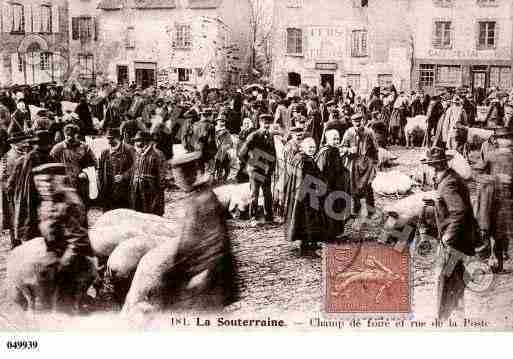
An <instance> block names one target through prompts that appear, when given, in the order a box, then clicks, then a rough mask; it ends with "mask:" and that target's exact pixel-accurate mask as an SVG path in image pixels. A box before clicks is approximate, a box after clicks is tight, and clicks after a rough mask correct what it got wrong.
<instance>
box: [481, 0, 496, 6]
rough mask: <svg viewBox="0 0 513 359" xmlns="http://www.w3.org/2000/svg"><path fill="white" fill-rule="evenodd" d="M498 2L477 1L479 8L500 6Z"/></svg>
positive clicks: (493, 0)
mask: <svg viewBox="0 0 513 359" xmlns="http://www.w3.org/2000/svg"><path fill="white" fill-rule="evenodd" d="M497 3H498V1H496V0H477V4H478V5H479V6H498V5H499V4H497Z"/></svg>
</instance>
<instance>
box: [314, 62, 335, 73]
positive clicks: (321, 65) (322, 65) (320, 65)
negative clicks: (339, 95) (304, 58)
mask: <svg viewBox="0 0 513 359" xmlns="http://www.w3.org/2000/svg"><path fill="white" fill-rule="evenodd" d="M315 68H316V69H317V70H332V71H335V70H336V69H337V68H338V65H337V64H336V63H334V62H317V63H316V64H315Z"/></svg>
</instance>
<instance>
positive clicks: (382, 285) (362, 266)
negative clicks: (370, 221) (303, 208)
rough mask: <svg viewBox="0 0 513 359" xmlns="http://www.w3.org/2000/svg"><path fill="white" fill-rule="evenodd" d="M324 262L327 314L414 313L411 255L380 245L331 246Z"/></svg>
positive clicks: (327, 250)
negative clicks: (412, 306)
mask: <svg viewBox="0 0 513 359" xmlns="http://www.w3.org/2000/svg"><path fill="white" fill-rule="evenodd" d="M324 261H325V266H324V268H325V276H324V278H325V309H326V312H328V313H408V312H410V311H411V295H410V293H411V290H410V289H411V288H410V262H411V261H410V255H409V252H408V251H402V252H399V251H396V250H395V249H394V248H392V247H388V246H385V245H381V244H377V243H363V244H347V245H329V246H327V247H326V251H325V254H324Z"/></svg>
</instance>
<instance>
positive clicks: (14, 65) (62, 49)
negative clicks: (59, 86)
mask: <svg viewBox="0 0 513 359" xmlns="http://www.w3.org/2000/svg"><path fill="white" fill-rule="evenodd" d="M67 11H68V6H67V1H66V0H12V1H11V0H2V1H0V12H1V14H0V86H12V85H37V84H41V83H48V82H52V81H55V82H57V83H59V82H62V79H63V77H64V76H65V74H66V71H67V68H68V66H67V59H68V31H67V29H68V21H67Z"/></svg>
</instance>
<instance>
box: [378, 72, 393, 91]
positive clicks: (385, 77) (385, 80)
mask: <svg viewBox="0 0 513 359" xmlns="http://www.w3.org/2000/svg"><path fill="white" fill-rule="evenodd" d="M392 84H393V79H392V75H391V74H379V75H378V86H379V87H380V88H387V87H390V86H391V85H392Z"/></svg>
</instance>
